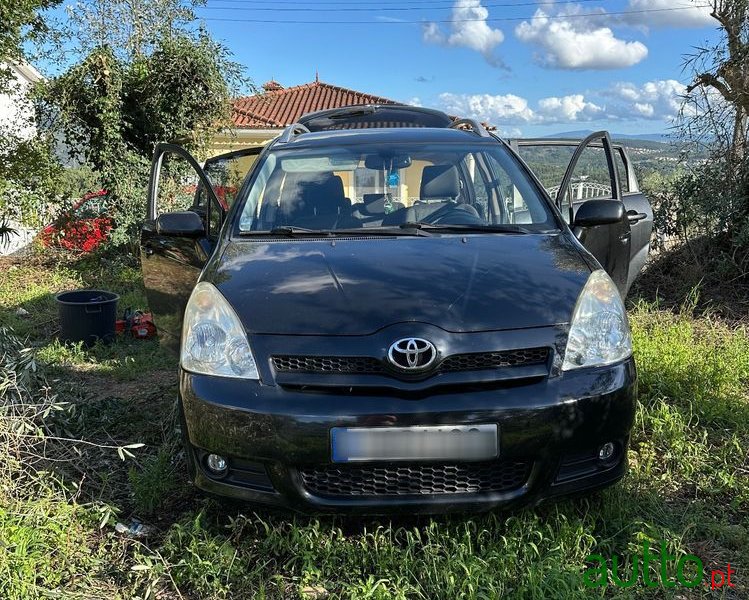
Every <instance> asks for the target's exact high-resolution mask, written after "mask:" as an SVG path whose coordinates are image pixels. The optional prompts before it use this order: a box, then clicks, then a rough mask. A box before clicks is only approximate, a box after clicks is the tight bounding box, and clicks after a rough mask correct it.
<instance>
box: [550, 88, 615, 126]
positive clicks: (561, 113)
mask: <svg viewBox="0 0 749 600" xmlns="http://www.w3.org/2000/svg"><path fill="white" fill-rule="evenodd" d="M602 110H603V109H602V108H601V107H600V106H598V105H596V104H594V103H593V102H587V101H586V100H585V97H584V96H583V95H582V94H573V95H572V96H563V97H562V98H556V97H553V96H552V97H551V98H543V99H541V100H539V101H538V111H539V114H540V115H541V116H542V118H544V119H555V120H558V121H564V122H572V121H590V120H592V119H594V118H596V117H597V116H598V115H599V114H600V113H601V111H602Z"/></svg>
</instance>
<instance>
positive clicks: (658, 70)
mask: <svg viewBox="0 0 749 600" xmlns="http://www.w3.org/2000/svg"><path fill="white" fill-rule="evenodd" d="M707 4H708V0H577V1H576V2H548V1H545V2H533V1H532V0H314V1H313V0H207V3H206V6H205V7H204V8H199V9H197V14H198V17H199V18H200V19H202V20H203V21H204V23H205V26H206V28H207V29H208V30H209V31H210V32H211V34H212V35H213V36H214V37H215V38H216V39H218V40H220V41H222V42H223V43H224V44H225V45H226V46H227V47H228V48H229V49H230V50H231V51H232V52H233V54H234V58H235V60H237V61H238V62H240V63H241V64H243V65H244V66H245V67H246V68H247V73H248V75H249V76H250V77H251V78H252V80H253V81H254V83H255V84H256V85H258V86H259V85H262V84H263V83H265V82H266V81H268V80H270V79H274V80H276V81H278V82H279V83H281V84H282V85H284V86H292V85H298V84H302V83H307V82H310V81H313V80H314V79H315V74H316V73H318V74H319V78H320V80H321V81H324V82H327V83H332V84H335V85H340V86H343V87H347V88H352V89H355V90H359V91H363V92H368V93H371V94H376V95H380V96H384V97H386V98H390V99H392V100H397V101H402V102H408V103H413V104H419V105H422V106H428V107H432V108H438V109H442V110H446V111H449V112H450V113H451V114H458V115H460V116H464V117H465V116H471V117H476V118H479V119H481V120H483V121H487V122H489V123H491V124H493V125H496V126H497V127H498V129H499V130H500V132H502V133H505V134H508V135H526V136H529V135H530V136H533V135H547V134H550V133H556V132H563V131H570V130H579V129H601V128H605V129H609V130H611V131H614V132H617V133H655V132H664V131H667V130H668V128H669V126H670V125H671V123H672V120H673V118H674V116H675V115H676V113H677V111H678V108H679V105H680V95H681V94H683V93H684V89H685V84H686V83H688V74H686V73H684V72H683V71H682V65H683V62H684V55H685V54H688V53H690V52H693V51H694V48H695V47H698V46H703V45H705V44H712V43H715V42H716V41H717V40H718V39H719V33H718V31H717V28H716V26H717V22H716V21H714V20H713V19H712V18H711V17H710V16H709V12H710V10H709V8H707Z"/></svg>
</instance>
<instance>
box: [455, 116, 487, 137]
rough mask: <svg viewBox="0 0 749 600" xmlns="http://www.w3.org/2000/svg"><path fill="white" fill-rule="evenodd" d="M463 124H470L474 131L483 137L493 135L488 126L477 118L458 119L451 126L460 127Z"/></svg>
mask: <svg viewBox="0 0 749 600" xmlns="http://www.w3.org/2000/svg"><path fill="white" fill-rule="evenodd" d="M461 125H470V126H471V129H472V130H473V132H474V133H477V134H478V135H480V136H481V137H491V134H490V133H489V132H488V131H487V130H486V128H485V127H484V126H483V125H482V124H481V123H479V122H478V121H477V120H476V119H457V120H455V121H453V122H452V123H451V124H450V125H449V127H450V129H458V128H459V127H460V126H461Z"/></svg>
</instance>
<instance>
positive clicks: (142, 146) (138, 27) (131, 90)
mask: <svg viewBox="0 0 749 600" xmlns="http://www.w3.org/2000/svg"><path fill="white" fill-rule="evenodd" d="M154 6H157V7H160V10H158V11H154V9H153V7H154ZM189 6H191V5H188V6H187V8H185V7H184V6H183V5H182V2H181V1H180V0H150V1H149V2H146V1H145V0H92V1H91V2H89V3H88V4H85V5H83V8H81V7H80V6H79V8H78V9H77V10H78V12H74V13H73V14H72V16H71V23H69V24H68V27H67V32H68V33H67V34H68V35H80V38H78V39H77V46H76V53H78V54H79V56H78V58H77V59H76V61H75V62H74V64H73V65H72V66H71V67H69V68H68V69H67V70H66V71H65V72H63V73H62V74H61V75H60V76H58V77H55V78H53V79H52V80H50V81H49V82H47V83H46V84H44V85H43V86H41V88H40V90H39V98H40V100H41V110H40V111H39V112H40V115H47V116H48V117H49V118H48V121H47V123H46V125H47V126H48V127H49V128H51V129H52V130H56V131H58V132H59V135H60V137H62V138H63V139H64V140H65V141H66V143H67V145H68V147H69V149H70V151H71V153H72V154H73V155H74V156H77V157H82V159H83V160H84V161H85V163H86V164H88V165H90V166H91V167H92V169H94V170H95V171H96V172H97V174H98V175H99V179H100V182H101V185H102V187H103V188H104V189H106V190H107V192H108V196H109V207H110V212H111V213H112V215H111V216H112V217H113V218H114V220H115V222H116V223H117V229H116V230H115V232H114V233H113V237H112V241H113V242H114V243H115V244H116V245H130V247H131V248H133V249H134V247H135V241H136V240H137V233H138V225H139V223H140V221H141V220H142V218H143V215H144V213H145V198H146V187H147V183H148V167H149V164H150V158H151V154H152V153H153V148H154V145H155V144H156V143H157V142H160V141H177V142H179V143H181V144H182V145H184V146H185V147H187V148H188V149H189V150H191V151H193V152H200V151H201V149H203V148H204V147H205V146H206V144H207V143H208V142H209V141H210V140H211V138H212V137H213V135H214V133H215V132H217V131H218V130H220V129H221V128H222V127H224V126H225V125H227V124H228V123H229V116H230V100H231V97H232V92H233V91H235V90H239V89H240V88H241V87H242V85H243V83H244V81H245V80H244V79H243V76H242V67H240V66H239V65H237V64H236V63H234V62H232V61H231V60H230V57H229V54H228V52H227V51H226V50H225V49H224V48H223V46H221V45H220V44H219V43H217V42H215V41H214V40H212V39H211V38H210V36H209V35H208V34H207V33H206V32H205V31H203V30H201V29H200V28H197V27H194V25H193V22H192V21H191V20H190V19H191V18H194V17H191V15H192V12H191V11H190V9H189ZM170 11H171V12H170ZM78 19H86V20H87V22H86V26H85V27H84V26H83V22H79V21H78ZM83 29H85V33H84V32H83Z"/></svg>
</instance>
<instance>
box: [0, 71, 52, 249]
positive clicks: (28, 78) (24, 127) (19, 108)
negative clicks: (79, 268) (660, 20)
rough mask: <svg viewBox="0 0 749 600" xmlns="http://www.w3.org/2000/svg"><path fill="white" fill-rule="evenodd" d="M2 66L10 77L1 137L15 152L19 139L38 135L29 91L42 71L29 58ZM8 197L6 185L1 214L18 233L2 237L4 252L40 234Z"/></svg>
mask: <svg viewBox="0 0 749 600" xmlns="http://www.w3.org/2000/svg"><path fill="white" fill-rule="evenodd" d="M0 69H2V70H3V71H7V72H8V75H9V77H8V79H7V80H6V79H5V73H3V82H2V85H1V86H0V140H1V141H2V142H3V143H4V144H10V146H9V147H3V148H2V150H3V151H6V152H8V151H9V152H12V151H13V149H14V148H15V146H16V143H15V140H29V139H31V138H33V137H35V136H36V133H37V129H36V124H35V123H34V107H33V105H32V103H31V102H30V101H29V100H28V99H27V94H28V91H29V89H30V88H31V86H32V85H34V84H35V83H36V82H37V81H40V80H41V79H42V75H41V73H39V71H37V70H36V69H35V68H34V67H32V66H31V65H30V64H28V63H25V62H19V63H16V62H9V63H0ZM8 198H9V192H8V190H7V189H6V190H4V197H2V198H0V216H3V217H5V218H6V219H7V223H6V225H8V226H10V228H11V229H13V230H14V231H15V234H13V235H10V236H9V237H8V236H2V237H0V256H2V255H6V254H12V253H14V252H18V251H19V250H21V249H23V248H25V247H26V246H28V245H29V244H30V243H31V240H32V239H33V237H34V235H35V234H36V229H35V228H33V227H29V226H27V225H28V223H27V222H26V219H25V215H23V214H21V212H20V210H19V209H15V210H8V207H9V206H10V207H11V208H15V207H14V206H13V202H12V201H9V199H8ZM35 216H38V215H35Z"/></svg>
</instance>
